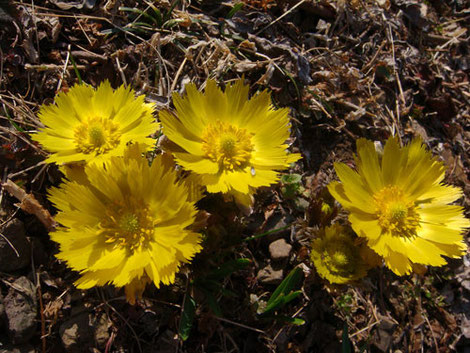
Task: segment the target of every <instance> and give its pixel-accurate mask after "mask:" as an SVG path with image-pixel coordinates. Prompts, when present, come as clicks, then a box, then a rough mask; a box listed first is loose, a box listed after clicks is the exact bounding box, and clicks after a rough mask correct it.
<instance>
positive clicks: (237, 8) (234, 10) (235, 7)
mask: <svg viewBox="0 0 470 353" xmlns="http://www.w3.org/2000/svg"><path fill="white" fill-rule="evenodd" d="M243 5H244V4H243V3H242V2H239V3H238V4H235V5H233V7H232V9H231V10H230V11H229V13H228V14H227V18H232V17H233V15H235V14H236V13H237V12H238V11H240V10H241V9H242V8H243Z"/></svg>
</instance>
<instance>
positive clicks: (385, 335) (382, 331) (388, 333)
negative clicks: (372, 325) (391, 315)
mask: <svg viewBox="0 0 470 353" xmlns="http://www.w3.org/2000/svg"><path fill="white" fill-rule="evenodd" d="M396 326H397V325H396V324H395V323H394V322H393V321H391V320H389V319H387V318H386V317H382V318H381V322H380V324H378V325H377V329H376V330H375V332H374V335H373V336H372V339H373V341H372V345H374V346H375V347H376V348H377V349H378V350H379V351H381V352H388V351H389V350H390V347H391V346H392V342H393V332H394V330H395V327H396Z"/></svg>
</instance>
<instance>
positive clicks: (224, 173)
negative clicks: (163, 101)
mask: <svg viewBox="0 0 470 353" xmlns="http://www.w3.org/2000/svg"><path fill="white" fill-rule="evenodd" d="M248 91H249V86H246V85H244V84H243V80H238V81H237V82H236V83H235V84H233V85H230V86H228V87H227V89H226V90H225V92H222V91H221V90H220V89H219V88H218V87H217V85H216V83H215V82H214V81H212V80H209V81H207V85H206V89H205V92H204V93H201V92H199V91H198V90H197V89H196V87H195V85H193V84H189V85H188V86H186V97H184V98H183V97H182V96H180V95H178V94H175V95H173V102H174V105H175V107H176V113H177V117H175V116H174V115H173V114H171V113H170V112H169V111H162V112H160V114H159V117H160V121H161V123H162V127H163V130H164V134H165V135H166V136H167V137H168V139H169V140H170V141H172V142H173V143H175V144H176V145H178V146H179V148H180V150H178V149H174V150H173V154H174V155H175V158H176V161H177V162H178V164H180V165H181V166H183V167H184V168H185V169H187V170H190V171H192V172H194V173H196V174H198V175H200V177H201V183H202V184H203V185H205V186H206V187H207V191H208V192H211V193H217V192H223V193H229V192H239V193H242V194H251V193H252V192H253V190H254V188H257V187H260V186H269V185H270V184H272V183H275V182H276V181H277V180H278V173H277V172H276V170H283V169H287V168H288V167H289V164H290V163H293V162H295V161H297V160H298V159H299V158H300V155H299V154H288V153H287V151H286V149H287V147H288V146H287V145H286V143H285V142H286V140H287V139H288V137H289V126H290V123H289V110H288V109H287V108H283V109H277V110H275V109H274V108H273V106H272V104H271V96H270V94H269V93H268V92H267V91H264V92H261V93H259V94H258V95H256V96H254V97H252V98H251V100H249V99H248Z"/></svg>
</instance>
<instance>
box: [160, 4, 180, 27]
mask: <svg viewBox="0 0 470 353" xmlns="http://www.w3.org/2000/svg"><path fill="white" fill-rule="evenodd" d="M180 2H181V0H175V1H173V4H171V7H170V9H169V10H168V11H167V12H165V15H164V16H163V22H167V21H168V20H169V19H170V17H171V13H172V12H173V10H174V9H175V7H176V6H177V5H178V4H179V3H180Z"/></svg>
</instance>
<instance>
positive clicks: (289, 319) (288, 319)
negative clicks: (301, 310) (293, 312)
mask: <svg viewBox="0 0 470 353" xmlns="http://www.w3.org/2000/svg"><path fill="white" fill-rule="evenodd" d="M272 318H273V319H276V320H279V321H284V322H287V323H289V324H292V325H297V326H301V325H304V324H305V320H304V319H301V318H298V317H290V316H284V315H276V316H272Z"/></svg>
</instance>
